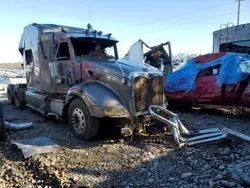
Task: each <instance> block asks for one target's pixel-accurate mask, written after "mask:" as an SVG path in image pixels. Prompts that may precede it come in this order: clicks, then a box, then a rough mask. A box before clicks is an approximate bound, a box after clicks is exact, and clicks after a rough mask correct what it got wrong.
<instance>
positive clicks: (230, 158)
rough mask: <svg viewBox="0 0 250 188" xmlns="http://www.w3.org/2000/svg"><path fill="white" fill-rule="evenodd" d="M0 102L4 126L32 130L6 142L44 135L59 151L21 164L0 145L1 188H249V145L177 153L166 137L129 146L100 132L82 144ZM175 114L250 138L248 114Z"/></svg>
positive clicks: (13, 150)
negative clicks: (16, 124) (15, 124)
mask: <svg viewBox="0 0 250 188" xmlns="http://www.w3.org/2000/svg"><path fill="white" fill-rule="evenodd" d="M2 100H3V105H4V112H5V119H6V120H7V121H12V122H23V121H25V122H28V121H32V122H33V123H34V124H35V125H36V126H35V128H31V129H28V130H23V131H17V132H8V139H24V138H34V137H38V136H46V137H49V138H51V139H52V140H53V141H54V142H56V143H57V144H58V145H60V146H61V147H62V150H61V151H60V152H57V153H49V154H42V155H35V156H33V157H30V158H28V159H26V160H25V159H24V158H23V156H22V153H21V152H20V150H19V149H17V147H16V146H14V145H11V144H10V143H9V142H6V143H0V169H1V170H0V187H8V188H9V187H125V188H130V187H171V188H172V187H183V188H184V187H250V144H249V143H245V142H243V141H241V140H239V139H236V138H231V137H229V138H228V139H225V140H221V141H215V142H210V143H206V144H200V145H195V146H189V147H184V148H181V149H179V148H177V146H176V145H175V143H174V140H173V137H171V136H167V135H161V136H159V137H154V136H151V137H146V138H143V139H137V140H135V141H134V142H133V143H132V144H131V145H127V144H125V143H123V142H122V140H121V139H120V138H119V137H118V136H114V135H109V134H107V133H103V135H106V136H103V137H101V138H100V139H99V140H98V141H95V142H83V141H80V140H78V139H76V138H75V137H74V136H73V135H72V132H71V130H70V129H69V128H68V127H67V126H66V125H64V124H63V123H58V122H53V121H51V120H48V119H46V118H44V117H42V116H40V115H39V114H37V113H34V112H32V111H30V110H28V109H25V110H22V111H20V110H16V109H15V108H14V107H12V106H10V105H8V104H7V103H6V102H5V101H4V98H3V96H2ZM173 111H174V112H176V113H177V114H179V117H180V119H181V121H182V122H183V124H184V125H186V127H188V128H190V129H193V128H198V129H202V128H208V127H220V126H227V127H230V128H233V129H234V130H238V131H241V132H242V133H244V134H248V135H250V128H249V121H250V118H248V117H249V114H246V115H240V114H237V113H235V112H233V111H232V110H227V109H224V108H221V109H219V108H216V109H215V108H212V109H204V108H202V109H199V108H192V109H191V108H188V109H187V108H178V109H174V110H173ZM103 126H108V124H107V123H106V124H105V123H104V124H103ZM109 129H110V128H109ZM107 132H110V131H107Z"/></svg>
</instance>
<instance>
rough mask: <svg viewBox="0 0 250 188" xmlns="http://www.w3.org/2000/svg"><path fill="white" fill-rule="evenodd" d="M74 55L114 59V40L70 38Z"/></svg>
mask: <svg viewBox="0 0 250 188" xmlns="http://www.w3.org/2000/svg"><path fill="white" fill-rule="evenodd" d="M71 41H72V44H73V47H74V51H75V56H82V57H84V58H91V59H116V55H115V54H116V53H115V49H116V48H115V45H116V42H115V41H112V40H107V39H96V38H72V39H71Z"/></svg>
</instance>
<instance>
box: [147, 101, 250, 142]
mask: <svg viewBox="0 0 250 188" xmlns="http://www.w3.org/2000/svg"><path fill="white" fill-rule="evenodd" d="M153 109H154V110H153ZM155 111H158V112H159V111H162V112H164V113H166V114H167V115H168V116H169V119H167V118H164V117H162V116H161V115H159V114H158V113H157V112H155ZM149 113H150V114H151V115H152V116H154V117H155V118H157V119H158V120H159V121H161V122H163V123H165V124H166V125H168V126H169V127H170V128H171V133H172V134H173V135H174V139H175V141H176V143H177V144H178V146H179V147H182V146H185V145H194V144H199V143H204V142H210V141H215V140H220V139H224V138H226V137H227V136H228V135H231V136H234V137H237V138H240V139H242V140H244V141H247V142H250V137H249V136H247V135H244V134H242V133H239V132H237V131H234V130H232V129H229V128H225V127H224V128H210V129H203V130H197V131H189V130H188V129H187V128H186V127H185V126H184V125H183V124H182V123H181V121H180V120H179V118H178V117H177V115H176V114H174V113H173V112H171V111H169V110H167V109H165V108H163V107H160V106H156V105H151V106H149Z"/></svg>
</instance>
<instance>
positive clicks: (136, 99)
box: [7, 23, 165, 140]
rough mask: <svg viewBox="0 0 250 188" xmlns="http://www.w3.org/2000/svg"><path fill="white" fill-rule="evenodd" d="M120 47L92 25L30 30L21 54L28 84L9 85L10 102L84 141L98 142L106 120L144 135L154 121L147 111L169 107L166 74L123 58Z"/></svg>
mask: <svg viewBox="0 0 250 188" xmlns="http://www.w3.org/2000/svg"><path fill="white" fill-rule="evenodd" d="M117 42H118V41H117V40H116V39H114V38H112V37H111V34H103V33H102V31H97V30H94V29H93V28H92V26H91V25H90V24H88V26H87V28H86V29H84V28H76V27H69V26H62V25H56V24H38V23H33V24H30V25H28V26H26V27H25V28H24V31H23V34H22V37H21V40H20V44H19V51H20V54H21V55H22V57H23V64H24V68H25V70H26V80H27V84H16V85H13V84H9V85H8V88H7V95H8V100H9V102H10V103H11V104H13V105H16V106H17V107H18V108H19V109H22V108H24V107H26V106H27V107H29V108H31V109H34V110H36V111H38V112H40V113H42V114H44V115H47V116H54V117H56V118H57V119H62V120H64V121H65V122H67V123H68V124H69V125H70V126H71V127H72V129H73V132H74V134H75V136H76V137H77V138H80V139H83V140H90V139H94V138H96V135H97V133H98V130H99V128H100V126H105V125H100V121H99V120H100V119H101V118H104V117H108V118H112V119H113V120H114V121H115V122H116V125H117V126H118V127H121V133H122V134H123V135H124V136H129V137H131V138H132V136H133V135H134V134H140V133H144V132H145V128H146V127H147V126H149V125H151V123H152V122H153V121H154V119H155V118H154V117H153V116H152V115H150V114H149V112H148V107H149V106H150V105H157V106H161V107H164V108H165V96H164V91H163V88H164V81H163V74H162V72H161V71H160V70H158V69H155V68H154V67H152V66H150V65H147V64H133V63H130V62H129V61H127V60H124V59H119V57H118V51H117Z"/></svg>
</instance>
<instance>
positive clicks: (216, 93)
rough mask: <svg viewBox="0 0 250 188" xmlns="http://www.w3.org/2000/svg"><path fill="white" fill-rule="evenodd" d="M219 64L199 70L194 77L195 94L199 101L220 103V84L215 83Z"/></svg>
mask: <svg viewBox="0 0 250 188" xmlns="http://www.w3.org/2000/svg"><path fill="white" fill-rule="evenodd" d="M219 71H220V65H217V66H214V67H209V68H206V69H202V70H200V72H199V74H198V76H197V79H196V88H195V93H196V96H199V99H198V102H199V103H209V104H220V103H221V102H222V90H221V84H218V83H216V81H217V76H218V74H219Z"/></svg>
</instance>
